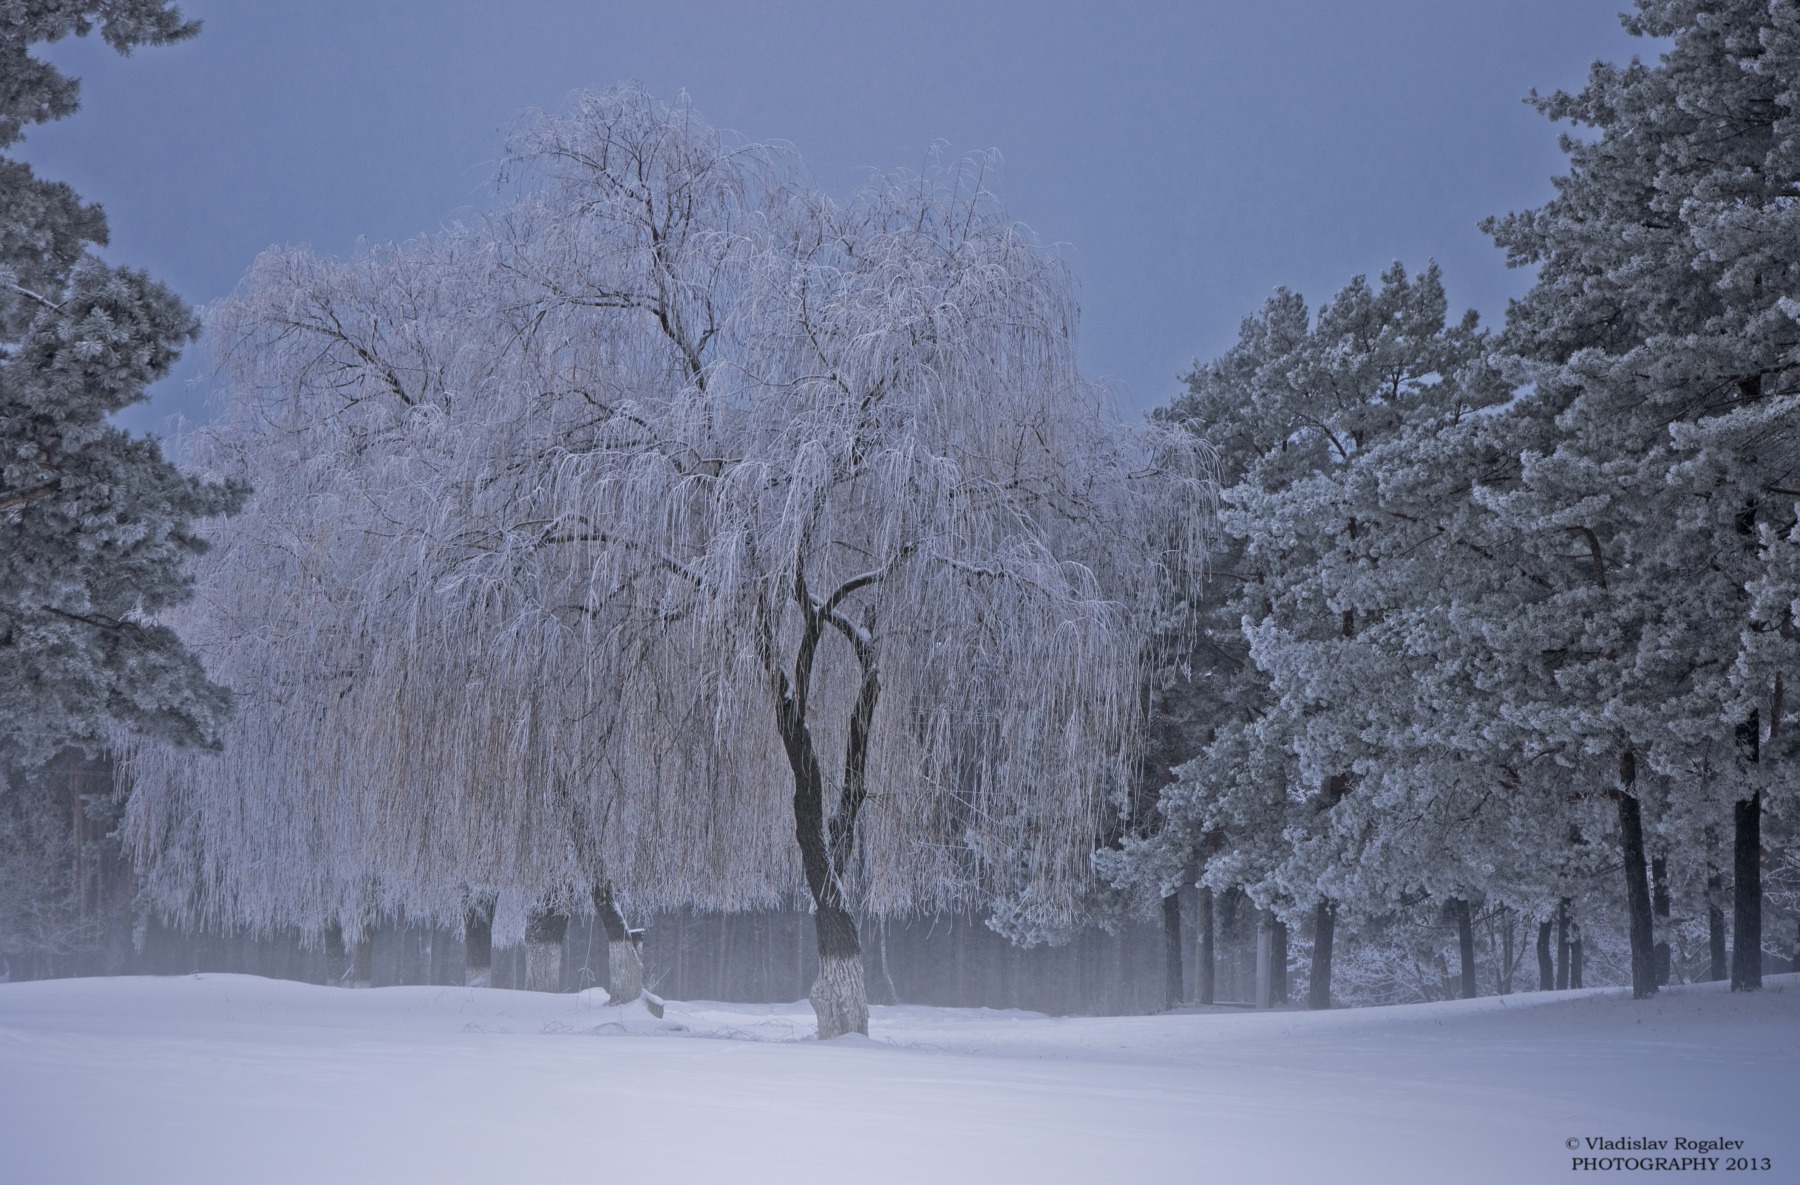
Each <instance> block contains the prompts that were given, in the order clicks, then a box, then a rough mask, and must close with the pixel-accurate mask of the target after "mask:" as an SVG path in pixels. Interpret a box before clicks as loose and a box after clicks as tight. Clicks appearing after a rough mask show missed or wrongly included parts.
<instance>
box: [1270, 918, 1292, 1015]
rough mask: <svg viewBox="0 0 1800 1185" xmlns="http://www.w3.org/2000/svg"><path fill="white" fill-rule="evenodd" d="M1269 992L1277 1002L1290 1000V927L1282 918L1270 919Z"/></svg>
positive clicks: (1281, 1002) (1283, 1002)
mask: <svg viewBox="0 0 1800 1185" xmlns="http://www.w3.org/2000/svg"><path fill="white" fill-rule="evenodd" d="M1269 931H1270V935H1271V941H1270V943H1269V950H1270V954H1269V994H1270V997H1271V999H1272V1001H1273V1002H1274V1003H1276V1004H1286V1003H1287V1002H1288V928H1287V923H1286V922H1284V921H1282V920H1281V919H1280V918H1271V919H1270V920H1269Z"/></svg>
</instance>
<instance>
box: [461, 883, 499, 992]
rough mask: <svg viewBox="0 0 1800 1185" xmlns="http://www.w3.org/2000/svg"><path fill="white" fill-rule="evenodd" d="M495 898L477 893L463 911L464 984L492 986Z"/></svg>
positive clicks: (491, 895) (488, 894)
mask: <svg viewBox="0 0 1800 1185" xmlns="http://www.w3.org/2000/svg"><path fill="white" fill-rule="evenodd" d="M494 904H495V902H494V897H493V894H491V893H476V894H473V895H471V896H470V897H469V901H468V904H467V906H466V907H465V908H464V909H463V983H464V984H465V985H467V986H469V987H492V986H493V983H494Z"/></svg>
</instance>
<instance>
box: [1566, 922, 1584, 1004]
mask: <svg viewBox="0 0 1800 1185" xmlns="http://www.w3.org/2000/svg"><path fill="white" fill-rule="evenodd" d="M1581 954H1582V952H1581V923H1579V922H1575V921H1571V922H1570V923H1569V986H1570V987H1572V988H1578V987H1580V986H1581Z"/></svg>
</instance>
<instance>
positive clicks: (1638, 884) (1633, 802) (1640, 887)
mask: <svg viewBox="0 0 1800 1185" xmlns="http://www.w3.org/2000/svg"><path fill="white" fill-rule="evenodd" d="M1619 780H1620V782H1621V783H1622V787H1621V790H1620V793H1619V799H1618V807H1619V854H1620V856H1622V857H1623V864H1624V870H1625V905H1626V909H1627V911H1628V913H1629V915H1630V924H1631V996H1632V998H1633V999H1635V1000H1648V999H1649V998H1650V997H1651V996H1654V995H1655V994H1656V923H1655V920H1654V918H1653V917H1652V915H1651V911H1650V872H1649V868H1648V867H1647V865H1646V864H1645V862H1644V816H1643V809H1642V807H1641V806H1640V805H1639V803H1638V800H1637V796H1636V794H1634V793H1633V792H1632V787H1633V784H1634V783H1635V782H1636V780H1637V759H1636V757H1635V755H1634V754H1632V752H1631V751H1630V750H1626V752H1625V755H1624V756H1623V757H1622V758H1620V760H1619Z"/></svg>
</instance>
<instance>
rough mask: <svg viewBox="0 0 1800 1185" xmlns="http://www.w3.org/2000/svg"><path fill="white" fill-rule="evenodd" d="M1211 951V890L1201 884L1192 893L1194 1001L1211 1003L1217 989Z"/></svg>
mask: <svg viewBox="0 0 1800 1185" xmlns="http://www.w3.org/2000/svg"><path fill="white" fill-rule="evenodd" d="M1216 974H1217V964H1216V962H1215V961H1214V952H1213V891H1212V889H1211V888H1209V887H1207V886H1206V885H1201V886H1200V888H1199V889H1198V890H1196V892H1195V893H1194V1003H1196V1004H1211V1003H1213V1002H1214V997H1215V996H1216V994H1217V991H1218V985H1217V980H1216Z"/></svg>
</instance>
